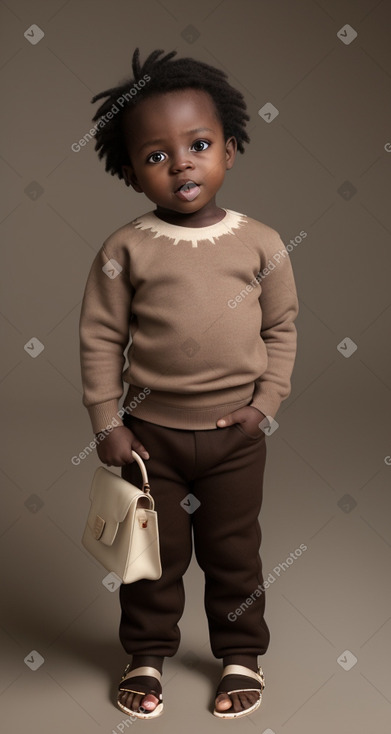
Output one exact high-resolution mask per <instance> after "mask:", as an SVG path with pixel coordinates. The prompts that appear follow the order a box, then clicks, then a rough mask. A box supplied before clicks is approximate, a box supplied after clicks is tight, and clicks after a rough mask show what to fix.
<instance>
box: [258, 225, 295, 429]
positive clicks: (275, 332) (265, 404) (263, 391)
mask: <svg viewBox="0 0 391 734" xmlns="http://www.w3.org/2000/svg"><path fill="white" fill-rule="evenodd" d="M275 235H276V238H273V246H272V248H271V250H270V253H268V254H270V257H269V260H268V263H267V266H269V267H267V266H266V269H265V268H264V269H263V270H262V274H263V275H262V280H261V287H262V290H261V294H260V296H259V301H260V305H261V310H262V326H261V338H262V340H263V342H264V344H265V346H266V351H267V356H268V363H267V368H266V371H265V372H263V374H262V375H261V376H260V377H259V378H258V379H257V380H256V381H255V388H254V393H253V398H252V402H251V403H250V405H251V406H252V407H254V408H257V409H258V410H260V411H261V412H262V413H264V414H265V415H266V416H269V417H272V418H274V416H275V415H276V413H277V411H278V409H279V407H280V405H281V402H282V401H283V400H285V399H286V398H287V397H288V396H289V395H290V392H291V382H290V378H291V375H292V371H293V366H294V362H295V357H296V349H297V331H296V327H295V324H294V321H295V319H296V316H297V315H298V312H299V303H298V298H297V292H296V286H295V280H294V275H293V270H292V265H291V261H290V257H289V254H288V251H287V249H286V247H285V245H284V243H283V242H282V240H281V238H280V236H279V235H278V233H277V232H276V233H275ZM264 265H266V263H263V266H264ZM273 265H274V268H273Z"/></svg>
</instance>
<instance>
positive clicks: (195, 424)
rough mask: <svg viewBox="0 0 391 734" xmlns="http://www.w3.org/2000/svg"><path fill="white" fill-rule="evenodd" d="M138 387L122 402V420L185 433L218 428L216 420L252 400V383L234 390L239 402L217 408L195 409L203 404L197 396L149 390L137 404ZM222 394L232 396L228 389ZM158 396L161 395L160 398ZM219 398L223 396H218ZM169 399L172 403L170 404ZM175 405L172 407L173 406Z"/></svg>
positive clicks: (131, 387) (215, 406) (229, 402)
mask: <svg viewBox="0 0 391 734" xmlns="http://www.w3.org/2000/svg"><path fill="white" fill-rule="evenodd" d="M140 390H141V388H140V387H138V386H136V385H131V386H130V387H129V390H128V392H127V395H126V397H125V399H124V402H123V408H122V409H123V411H124V415H123V418H124V419H125V420H126V418H125V416H126V415H131V416H133V417H134V418H140V419H141V420H145V421H147V422H148V421H149V422H150V423H156V424H157V425H159V426H165V427H166V428H181V429H187V430H208V429H213V428H215V429H217V430H218V426H217V425H216V423H217V421H218V420H219V418H223V417H224V416H225V415H228V413H232V412H233V411H234V410H238V409H239V408H244V407H245V406H246V405H249V403H250V402H251V400H252V396H253V392H254V383H250V390H249V386H248V385H245V386H244V388H235V393H236V394H239V395H241V397H240V399H238V400H235V401H228V400H227V401H226V402H224V403H219V404H218V405H214V406H211V407H209V408H205V407H201V406H200V407H199V408H198V407H194V404H195V403H202V396H200V394H197V395H194V394H192V395H179V394H178V393H167V392H166V393H162V392H157V391H156V392H154V391H152V392H151V394H150V395H148V396H147V397H146V399H145V400H143V401H142V402H139V401H136V400H135V398H136V397H138V396H139V395H140ZM221 392H222V393H223V394H224V396H225V394H227V397H228V394H229V393H231V394H232V389H231V390H224V391H221ZM160 396H163V397H162V399H161V398H160ZM220 397H222V396H220ZM170 399H171V402H170ZM174 402H175V406H174V404H173V403H174Z"/></svg>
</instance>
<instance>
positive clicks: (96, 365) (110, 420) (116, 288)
mask: <svg viewBox="0 0 391 734" xmlns="http://www.w3.org/2000/svg"><path fill="white" fill-rule="evenodd" d="M131 302H132V289H131V284H130V280H129V273H128V267H127V262H126V257H125V255H124V250H122V253H121V251H120V250H119V248H115V251H114V256H113V257H112V258H110V257H109V255H108V254H107V252H106V249H105V244H104V245H103V246H102V248H101V249H100V250H99V252H98V253H97V255H96V257H95V259H94V261H93V263H92V265H91V269H90V272H89V275H88V278H87V283H86V287H85V292H84V297H83V301H82V306H81V312H80V322H79V335H80V364H81V378H82V385H83V398H82V402H83V405H84V406H85V407H86V408H87V409H88V413H89V416H90V420H91V424H92V429H93V431H94V433H99V431H102V430H103V429H104V428H106V427H107V426H108V425H109V424H111V425H112V426H113V427H114V426H116V425H123V422H122V420H121V418H120V417H119V415H118V409H119V408H118V401H119V399H120V398H121V397H122V394H123V382H122V372H123V367H124V363H125V357H124V350H125V348H126V346H127V344H128V342H129V338H130V335H129V322H130V318H131Z"/></svg>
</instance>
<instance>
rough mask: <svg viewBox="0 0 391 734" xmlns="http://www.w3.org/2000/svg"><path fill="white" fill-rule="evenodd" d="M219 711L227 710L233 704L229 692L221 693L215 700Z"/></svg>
mask: <svg viewBox="0 0 391 734" xmlns="http://www.w3.org/2000/svg"><path fill="white" fill-rule="evenodd" d="M215 705H216V709H217V711H227V709H230V708H231V706H232V701H231V699H230V697H229V696H228V694H227V693H220V694H219V695H218V696H217V698H216V701H215Z"/></svg>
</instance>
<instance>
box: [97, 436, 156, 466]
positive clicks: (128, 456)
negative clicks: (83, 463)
mask: <svg viewBox="0 0 391 734" xmlns="http://www.w3.org/2000/svg"><path fill="white" fill-rule="evenodd" d="M97 435H98V434H97ZM96 450H97V453H98V456H99V458H100V460H101V462H102V464H106V465H107V466H123V465H124V464H131V463H132V462H133V461H134V458H133V456H132V451H136V452H137V453H138V454H140V456H141V458H142V459H149V454H148V451H147V450H146V448H145V447H144V446H143V444H142V443H141V441H139V440H138V438H137V436H135V435H134V433H133V431H131V430H130V428H126V426H117V427H116V428H114V429H113V430H112V431H111V432H110V433H109V434H108V435H107V436H106V437H105V438H104V439H103V441H102V442H101V443H99V444H98V446H97V449H96Z"/></svg>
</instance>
